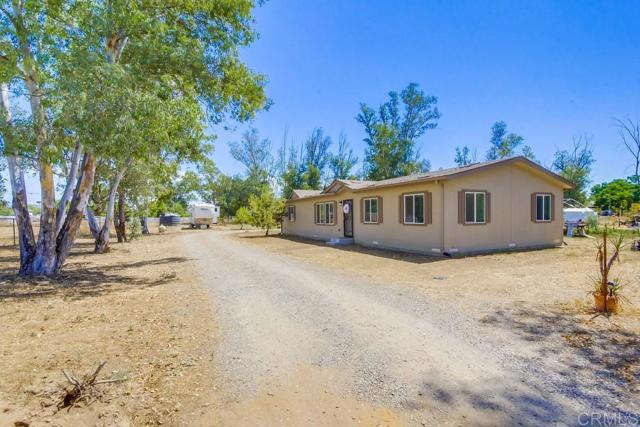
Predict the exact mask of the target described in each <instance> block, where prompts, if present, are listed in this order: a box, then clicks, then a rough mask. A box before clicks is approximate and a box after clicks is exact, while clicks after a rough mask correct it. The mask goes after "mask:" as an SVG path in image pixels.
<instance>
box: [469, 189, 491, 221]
mask: <svg viewBox="0 0 640 427" xmlns="http://www.w3.org/2000/svg"><path fill="white" fill-rule="evenodd" d="M467 194H473V221H467ZM479 194H482V197H483V198H484V215H483V216H484V218H483V221H478V209H476V206H477V205H478V195H479ZM464 223H465V224H486V223H487V192H486V191H465V192H464Z"/></svg>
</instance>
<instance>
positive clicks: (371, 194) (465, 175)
mask: <svg viewBox="0 0 640 427" xmlns="http://www.w3.org/2000/svg"><path fill="white" fill-rule="evenodd" d="M569 188H572V184H571V183H570V182H569V181H567V180H565V179H564V178H562V177H560V176H559V175H556V174H555V173H553V172H551V171H549V170H547V169H545V168H543V167H542V166H540V165H538V164H537V163H534V162H532V161H530V160H528V159H526V158H524V157H514V158H509V159H502V160H497V161H492V162H486V163H475V164H472V165H469V166H465V167H459V168H453V169H446V170H438V171H433V172H427V173H422V174H416V175H410V176H405V177H400V178H392V179H387V180H383V181H353V180H335V181H334V182H332V183H331V184H330V185H329V186H328V187H326V188H325V189H324V190H322V191H320V190H317V191H316V190H295V191H294V192H293V195H292V196H291V198H290V199H289V200H288V201H287V205H286V215H285V219H284V222H283V225H282V232H283V234H285V235H291V236H300V237H306V238H310V239H318V240H326V241H329V240H332V239H333V240H334V241H344V240H347V241H350V239H353V241H354V242H355V243H357V244H361V245H364V246H372V247H379V248H386V249H394V250H400V251H409V252H420V253H428V254H455V253H473V252H485V251H495V250H503V249H518V248H520V249H522V248H541V247H550V246H558V245H560V244H561V243H562V236H563V221H562V201H563V192H564V190H565V189H569Z"/></svg>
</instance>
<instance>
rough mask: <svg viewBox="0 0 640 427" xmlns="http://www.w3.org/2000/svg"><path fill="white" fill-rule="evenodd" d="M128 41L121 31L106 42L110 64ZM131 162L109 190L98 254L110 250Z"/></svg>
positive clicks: (99, 235) (117, 59)
mask: <svg viewBox="0 0 640 427" xmlns="http://www.w3.org/2000/svg"><path fill="white" fill-rule="evenodd" d="M127 41H128V37H127V36H126V35H125V34H124V33H123V32H121V31H119V32H113V33H112V34H111V35H110V36H109V37H107V39H106V40H105V49H106V53H107V58H108V59H109V62H110V63H112V64H117V63H118V62H120V56H121V55H122V51H123V50H124V47H125V46H126V45H127ZM131 162H132V159H128V160H127V164H126V165H125V166H124V167H123V168H122V169H121V170H120V171H118V173H117V174H116V176H115V178H114V180H113V182H112V184H111V188H110V189H109V202H108V204H107V210H106V213H105V218H104V224H102V228H101V229H100V232H99V233H98V235H97V236H96V244H95V252H96V253H103V252H106V251H108V250H109V224H110V223H111V219H112V218H113V209H114V204H115V200H116V191H118V186H119V185H120V181H122V177H123V176H124V174H125V173H126V171H127V169H128V167H129V165H130V164H131Z"/></svg>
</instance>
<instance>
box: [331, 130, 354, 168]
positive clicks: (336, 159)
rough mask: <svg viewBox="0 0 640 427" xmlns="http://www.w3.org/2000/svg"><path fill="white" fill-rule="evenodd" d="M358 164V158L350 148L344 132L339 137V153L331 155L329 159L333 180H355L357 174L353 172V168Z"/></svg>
mask: <svg viewBox="0 0 640 427" xmlns="http://www.w3.org/2000/svg"><path fill="white" fill-rule="evenodd" d="M357 163H358V157H356V156H354V155H353V150H352V149H351V148H350V147H349V141H347V136H346V135H345V134H344V132H340V135H339V136H338V151H337V152H336V153H335V154H331V156H330V158H329V167H330V168H331V172H332V175H333V177H332V178H333V179H348V178H350V179H353V178H355V174H354V173H353V172H352V170H353V167H354V166H355V165H356V164H357Z"/></svg>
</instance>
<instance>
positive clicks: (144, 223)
mask: <svg viewBox="0 0 640 427" xmlns="http://www.w3.org/2000/svg"><path fill="white" fill-rule="evenodd" d="M141 225H142V234H149V217H147V216H145V217H144V218H142V221H141Z"/></svg>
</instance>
